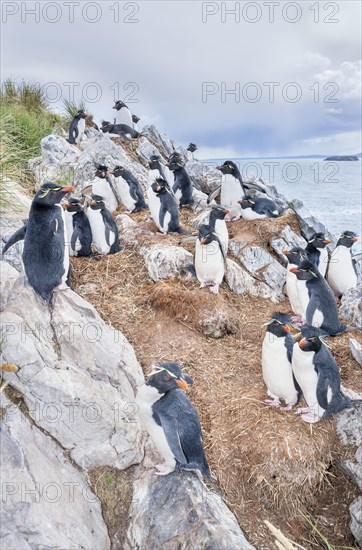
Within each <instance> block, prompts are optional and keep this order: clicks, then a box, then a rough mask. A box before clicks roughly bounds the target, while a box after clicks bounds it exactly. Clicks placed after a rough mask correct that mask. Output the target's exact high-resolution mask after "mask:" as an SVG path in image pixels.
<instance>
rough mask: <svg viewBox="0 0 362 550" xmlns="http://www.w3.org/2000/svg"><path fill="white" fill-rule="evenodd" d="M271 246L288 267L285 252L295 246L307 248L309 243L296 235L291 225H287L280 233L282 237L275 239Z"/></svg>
mask: <svg viewBox="0 0 362 550" xmlns="http://www.w3.org/2000/svg"><path fill="white" fill-rule="evenodd" d="M270 245H271V247H272V249H273V250H274V252H276V254H277V255H278V256H279V258H280V259H281V260H282V262H283V263H284V265H286V264H287V258H286V256H285V255H284V254H283V250H289V249H290V248H293V247H294V246H300V247H301V248H305V247H306V246H307V241H306V240H305V239H303V237H301V236H300V235H298V234H297V233H295V231H293V229H292V228H291V227H290V226H289V225H286V226H285V227H284V229H283V230H282V231H281V232H280V235H279V236H278V237H274V238H273V239H272V240H271V242H270Z"/></svg>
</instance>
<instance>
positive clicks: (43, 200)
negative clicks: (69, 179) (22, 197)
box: [33, 182, 74, 206]
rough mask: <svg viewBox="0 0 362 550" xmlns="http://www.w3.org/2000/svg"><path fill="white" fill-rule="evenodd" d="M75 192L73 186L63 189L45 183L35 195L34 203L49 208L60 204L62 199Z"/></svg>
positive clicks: (54, 184) (53, 184)
mask: <svg viewBox="0 0 362 550" xmlns="http://www.w3.org/2000/svg"><path fill="white" fill-rule="evenodd" d="M73 190H74V187H73V185H67V186H65V187H63V186H61V185H58V184H56V183H50V182H47V183H43V185H42V186H41V187H40V189H39V190H38V192H37V194H36V195H35V197H34V200H33V202H36V203H38V204H42V205H47V206H52V205H54V204H59V203H60V201H61V200H62V198H63V197H64V196H65V195H66V194H67V193H70V192H71V191H73Z"/></svg>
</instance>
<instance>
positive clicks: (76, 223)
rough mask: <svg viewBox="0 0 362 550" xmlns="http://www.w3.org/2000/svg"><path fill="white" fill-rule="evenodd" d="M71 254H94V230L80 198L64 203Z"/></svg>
mask: <svg viewBox="0 0 362 550" xmlns="http://www.w3.org/2000/svg"><path fill="white" fill-rule="evenodd" d="M63 207H64V209H65V212H64V214H65V226H66V231H67V242H68V243H69V255H70V256H93V252H92V248H91V246H92V230H91V227H90V224H89V220H88V218H87V215H86V213H85V212H84V210H83V208H82V205H81V203H80V200H79V199H75V198H70V199H69V200H68V202H65V203H63Z"/></svg>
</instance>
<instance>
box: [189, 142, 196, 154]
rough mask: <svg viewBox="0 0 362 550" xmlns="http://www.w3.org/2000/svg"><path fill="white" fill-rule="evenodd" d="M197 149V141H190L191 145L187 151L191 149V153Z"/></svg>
mask: <svg viewBox="0 0 362 550" xmlns="http://www.w3.org/2000/svg"><path fill="white" fill-rule="evenodd" d="M196 149H197V146H196V145H195V143H189V146H188V147H187V151H190V153H194V152H195V151H196Z"/></svg>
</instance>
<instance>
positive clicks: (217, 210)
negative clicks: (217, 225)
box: [211, 204, 230, 220]
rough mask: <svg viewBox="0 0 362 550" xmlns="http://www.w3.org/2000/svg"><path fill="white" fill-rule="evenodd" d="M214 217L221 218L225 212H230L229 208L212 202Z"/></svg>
mask: <svg viewBox="0 0 362 550" xmlns="http://www.w3.org/2000/svg"><path fill="white" fill-rule="evenodd" d="M211 211H212V213H213V216H214V218H216V219H217V220H223V219H224V218H225V216H226V215H227V214H229V213H230V210H229V209H228V208H226V207H225V206H223V205H222V204H213V205H212V207H211Z"/></svg>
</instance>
